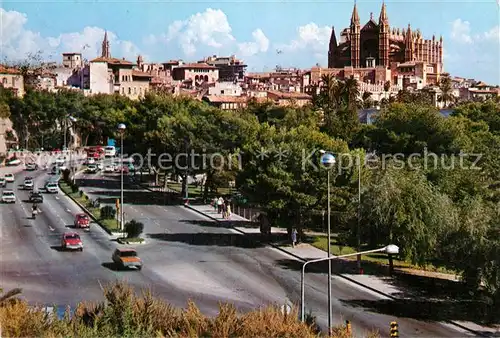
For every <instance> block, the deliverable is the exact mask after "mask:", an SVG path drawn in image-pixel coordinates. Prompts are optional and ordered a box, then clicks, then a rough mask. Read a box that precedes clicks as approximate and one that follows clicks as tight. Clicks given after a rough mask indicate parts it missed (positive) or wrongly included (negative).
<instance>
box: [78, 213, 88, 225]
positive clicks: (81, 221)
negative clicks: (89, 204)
mask: <svg viewBox="0 0 500 338" xmlns="http://www.w3.org/2000/svg"><path fill="white" fill-rule="evenodd" d="M89 226H90V219H89V216H87V215H86V214H77V215H76V216H75V228H88V227H89Z"/></svg>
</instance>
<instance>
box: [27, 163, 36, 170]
mask: <svg viewBox="0 0 500 338" xmlns="http://www.w3.org/2000/svg"><path fill="white" fill-rule="evenodd" d="M26 170H27V171H35V170H38V164H36V163H26Z"/></svg>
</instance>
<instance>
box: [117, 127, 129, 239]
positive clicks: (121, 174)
mask: <svg viewBox="0 0 500 338" xmlns="http://www.w3.org/2000/svg"><path fill="white" fill-rule="evenodd" d="M125 129H127V127H126V126H125V124H123V123H120V124H119V125H118V132H119V133H120V153H121V155H120V156H121V168H120V230H121V232H123V134H124V133H125Z"/></svg>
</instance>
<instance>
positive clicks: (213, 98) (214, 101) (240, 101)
mask: <svg viewBox="0 0 500 338" xmlns="http://www.w3.org/2000/svg"><path fill="white" fill-rule="evenodd" d="M203 101H204V102H207V103H208V104H210V105H211V106H214V107H217V108H220V109H223V110H236V109H241V108H245V107H246V106H247V101H248V97H247V96H231V95H206V96H204V97H203Z"/></svg>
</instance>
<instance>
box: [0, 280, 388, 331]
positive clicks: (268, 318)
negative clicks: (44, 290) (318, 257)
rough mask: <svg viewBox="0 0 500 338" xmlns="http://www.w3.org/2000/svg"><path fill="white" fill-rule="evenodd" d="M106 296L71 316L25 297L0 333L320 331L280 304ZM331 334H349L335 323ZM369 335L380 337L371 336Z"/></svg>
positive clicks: (117, 291)
mask: <svg viewBox="0 0 500 338" xmlns="http://www.w3.org/2000/svg"><path fill="white" fill-rule="evenodd" d="M103 292H104V299H105V301H102V302H98V303H97V302H84V303H80V304H79V305H78V306H77V308H76V309H75V313H74V315H73V316H72V317H70V316H69V315H66V316H65V318H63V319H58V318H57V317H56V316H54V315H50V316H47V315H46V314H45V312H43V311H41V309H38V310H37V309H33V308H31V307H29V306H28V303H27V302H25V301H17V302H13V303H10V304H8V305H6V306H3V307H0V322H1V323H2V334H3V335H5V336H6V337H270V338H271V337H290V338H292V337H300V338H313V337H314V338H316V337H318V334H317V333H316V332H314V330H312V329H311V327H310V326H308V325H307V324H306V323H302V322H300V321H299V320H298V318H297V317H298V312H297V309H296V308H294V309H293V310H292V313H290V314H289V315H286V314H283V313H282V311H281V309H280V306H279V305H274V306H268V307H263V308H260V309H257V310H254V311H250V312H248V313H244V314H242V313H238V311H237V310H236V309H235V307H234V306H233V305H231V304H220V305H219V313H218V314H217V316H215V318H211V317H207V316H205V315H204V314H203V313H202V312H201V311H200V310H199V309H198V307H197V306H196V305H195V303H193V302H192V301H189V302H188V304H187V307H186V308H185V309H179V308H175V307H173V306H171V305H170V304H168V303H167V302H165V301H163V300H161V299H158V298H155V297H153V295H152V294H151V292H150V291H147V290H145V291H144V292H142V294H136V293H135V292H134V290H133V289H132V288H131V287H130V286H128V285H127V284H124V283H115V284H112V285H109V286H106V287H105V288H104V290H103ZM332 331H333V334H332V336H330V337H335V338H348V337H349V338H350V337H352V336H351V335H350V334H349V333H347V332H346V330H345V329H344V328H341V327H339V328H335V329H333V330H332ZM370 337H379V336H378V335H377V336H374V335H372V334H371V335H370Z"/></svg>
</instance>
